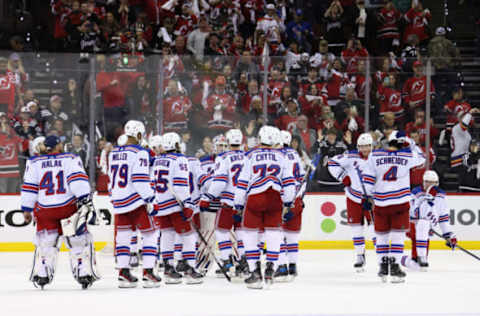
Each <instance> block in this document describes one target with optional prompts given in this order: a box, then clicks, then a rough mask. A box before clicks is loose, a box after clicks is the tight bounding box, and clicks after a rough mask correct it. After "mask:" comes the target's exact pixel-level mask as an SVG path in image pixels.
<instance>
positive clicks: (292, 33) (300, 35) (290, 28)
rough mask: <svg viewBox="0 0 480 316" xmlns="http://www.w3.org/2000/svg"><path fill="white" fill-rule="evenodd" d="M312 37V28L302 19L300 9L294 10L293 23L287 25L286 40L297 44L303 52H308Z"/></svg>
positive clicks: (310, 47)
mask: <svg viewBox="0 0 480 316" xmlns="http://www.w3.org/2000/svg"><path fill="white" fill-rule="evenodd" d="M312 35H313V32H312V26H311V25H310V23H308V22H306V21H305V20H304V19H303V11H302V9H297V10H295V12H294V14H293V21H291V22H290V23H288V24H287V37H288V40H290V41H292V42H297V43H299V44H300V45H301V46H302V47H301V48H302V50H303V51H306V52H310V51H311V49H312V46H311V40H312Z"/></svg>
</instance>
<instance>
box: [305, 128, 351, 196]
mask: <svg viewBox="0 0 480 316" xmlns="http://www.w3.org/2000/svg"><path fill="white" fill-rule="evenodd" d="M337 134H338V132H337V130H336V129H335V128H330V129H329V130H328V131H327V133H326V135H325V137H324V139H317V141H316V142H315V144H314V145H313V148H312V151H313V152H315V150H316V152H317V153H318V154H320V160H319V161H318V164H317V166H316V170H315V175H314V182H315V185H314V186H315V189H316V191H324V192H340V191H342V189H343V187H342V184H341V183H340V182H338V181H337V179H335V178H334V177H332V175H331V174H330V172H329V171H328V168H327V163H328V159H330V158H332V157H333V156H335V155H339V154H342V153H343V152H345V151H346V150H347V146H346V145H345V143H344V142H343V141H341V140H338V139H337Z"/></svg>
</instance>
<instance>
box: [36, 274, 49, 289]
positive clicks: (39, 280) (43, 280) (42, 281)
mask: <svg viewBox="0 0 480 316" xmlns="http://www.w3.org/2000/svg"><path fill="white" fill-rule="evenodd" d="M32 281H33V285H34V286H35V287H40V289H42V290H43V287H44V286H45V285H47V284H49V283H50V279H49V278H48V277H41V276H38V275H35V276H33V280H32Z"/></svg>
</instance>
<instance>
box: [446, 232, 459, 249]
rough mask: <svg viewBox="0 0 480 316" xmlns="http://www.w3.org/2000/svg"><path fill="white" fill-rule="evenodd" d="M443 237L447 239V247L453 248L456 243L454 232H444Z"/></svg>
mask: <svg viewBox="0 0 480 316" xmlns="http://www.w3.org/2000/svg"><path fill="white" fill-rule="evenodd" d="M443 238H446V239H447V243H446V245H447V247H450V248H452V250H454V249H455V246H456V245H457V236H455V234H454V233H446V234H443Z"/></svg>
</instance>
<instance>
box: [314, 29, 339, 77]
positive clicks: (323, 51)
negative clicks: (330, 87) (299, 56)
mask: <svg viewBox="0 0 480 316" xmlns="http://www.w3.org/2000/svg"><path fill="white" fill-rule="evenodd" d="M334 61H335V55H334V54H332V53H330V52H329V51H328V41H327V40H326V39H321V40H320V43H319V44H318V52H317V53H315V55H313V56H312V57H310V66H312V67H314V68H318V70H319V74H320V78H322V80H327V79H328V74H329V71H330V69H331V67H333V62H334Z"/></svg>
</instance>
